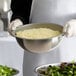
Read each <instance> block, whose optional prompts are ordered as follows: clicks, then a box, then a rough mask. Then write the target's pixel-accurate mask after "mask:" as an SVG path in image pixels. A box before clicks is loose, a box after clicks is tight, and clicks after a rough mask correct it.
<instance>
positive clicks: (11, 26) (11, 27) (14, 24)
mask: <svg viewBox="0 0 76 76" xmlns="http://www.w3.org/2000/svg"><path fill="white" fill-rule="evenodd" d="M21 25H23V23H22V21H21V20H19V19H16V20H14V21H12V22H11V23H10V24H9V26H8V32H9V33H10V34H11V35H12V31H14V30H16V28H17V27H19V26H21Z"/></svg>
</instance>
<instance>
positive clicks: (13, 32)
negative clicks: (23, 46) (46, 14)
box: [12, 23, 64, 41]
mask: <svg viewBox="0 0 76 76" xmlns="http://www.w3.org/2000/svg"><path fill="white" fill-rule="evenodd" d="M35 24H36V25H38V24H49V25H50V24H54V25H57V26H60V27H62V29H63V26H62V25H59V24H55V23H30V24H25V25H21V26H20V27H18V28H16V30H14V31H12V35H13V36H14V37H16V38H20V39H25V40H32V41H33V40H38V41H39V40H50V39H52V38H56V37H62V36H63V35H64V33H63V32H62V33H61V34H60V35H58V36H54V37H49V38H43V39H27V38H22V37H18V36H17V35H16V31H17V30H18V29H21V28H23V27H26V26H30V25H35Z"/></svg>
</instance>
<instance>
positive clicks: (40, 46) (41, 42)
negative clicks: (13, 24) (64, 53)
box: [12, 23, 63, 53]
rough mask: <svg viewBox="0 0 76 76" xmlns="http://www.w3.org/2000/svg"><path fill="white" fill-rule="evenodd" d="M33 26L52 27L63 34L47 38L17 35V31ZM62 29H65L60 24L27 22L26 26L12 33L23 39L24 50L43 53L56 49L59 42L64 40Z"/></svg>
mask: <svg viewBox="0 0 76 76" xmlns="http://www.w3.org/2000/svg"><path fill="white" fill-rule="evenodd" d="M31 28H50V29H53V30H56V31H60V32H61V34H60V35H58V36H56V37H52V38H47V39H26V38H21V37H17V35H16V32H17V31H20V30H25V29H31ZM62 30H63V27H62V26H61V25H58V24H52V23H33V24H26V25H24V26H21V27H19V28H17V29H16V30H14V31H13V32H12V34H13V36H14V37H16V38H18V39H21V40H22V41H23V45H24V50H26V51H30V52H33V53H43V52H49V51H51V50H53V49H55V48H56V47H57V46H58V45H59V43H60V42H61V40H62V34H63V31H62ZM20 46H22V45H20ZM22 47H23V46H22Z"/></svg>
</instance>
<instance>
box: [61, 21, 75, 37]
mask: <svg viewBox="0 0 76 76" xmlns="http://www.w3.org/2000/svg"><path fill="white" fill-rule="evenodd" d="M63 32H64V33H65V36H66V37H73V36H76V20H70V21H69V22H67V23H66V24H65V25H64V28H63Z"/></svg>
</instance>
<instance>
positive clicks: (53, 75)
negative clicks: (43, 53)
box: [38, 62, 76, 76]
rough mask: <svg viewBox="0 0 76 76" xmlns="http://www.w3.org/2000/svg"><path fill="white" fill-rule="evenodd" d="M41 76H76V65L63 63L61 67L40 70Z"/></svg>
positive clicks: (50, 66)
mask: <svg viewBox="0 0 76 76" xmlns="http://www.w3.org/2000/svg"><path fill="white" fill-rule="evenodd" d="M38 72H39V74H40V76H76V63H66V62H65V63H61V64H60V65H59V66H55V65H53V66H52V65H49V66H48V67H44V68H41V69H39V70H38Z"/></svg>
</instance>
